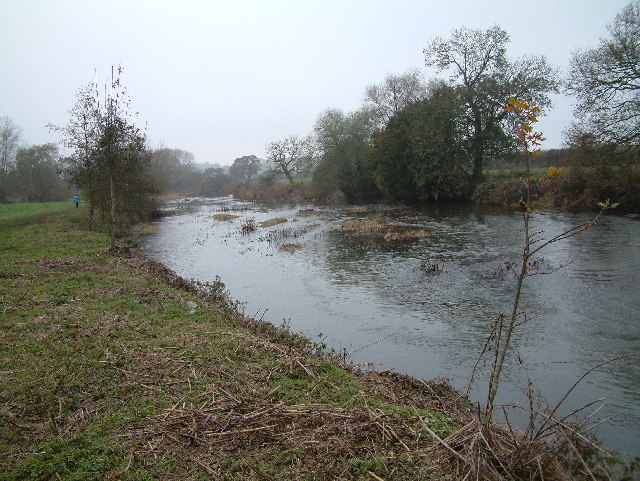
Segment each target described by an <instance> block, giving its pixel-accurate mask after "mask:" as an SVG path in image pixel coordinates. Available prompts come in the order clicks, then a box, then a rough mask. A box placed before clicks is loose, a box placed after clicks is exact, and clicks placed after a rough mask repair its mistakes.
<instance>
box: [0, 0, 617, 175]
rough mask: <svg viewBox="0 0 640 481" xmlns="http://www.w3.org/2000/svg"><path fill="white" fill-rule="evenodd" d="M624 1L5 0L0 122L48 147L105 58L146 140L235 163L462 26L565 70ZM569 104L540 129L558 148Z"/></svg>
mask: <svg viewBox="0 0 640 481" xmlns="http://www.w3.org/2000/svg"><path fill="white" fill-rule="evenodd" d="M627 3H628V1H627V0H538V1H536V2H514V1H513V0H505V1H503V0H477V1H472V0H433V1H432V0H422V1H419V0H297V1H294V0H261V1H258V0H253V1H250V0H229V1H215V0H211V1H204V0H202V1H196V0H180V1H178V0H171V1H165V0H148V1H142V0H123V1H119V0H118V1H115V0H114V1H111V0H75V1H71V0H0V116H8V117H9V118H11V119H12V120H13V122H14V123H15V124H17V125H18V126H20V127H21V128H22V129H23V133H22V137H23V142H24V143H25V144H28V145H30V144H41V143H45V142H57V141H58V140H59V139H58V138H57V137H56V135H55V134H52V133H50V132H49V131H48V129H47V128H46V124H48V123H53V124H56V125H65V124H66V123H67V121H68V118H69V117H68V110H69V109H70V108H71V107H72V105H73V103H74V96H75V92H76V91H77V90H78V89H79V88H80V87H82V86H84V85H86V84H87V83H89V82H90V81H91V80H92V79H93V78H94V71H96V70H97V72H98V81H99V83H100V84H104V81H105V79H106V78H107V76H108V74H109V73H110V69H111V66H112V65H115V66H118V65H121V66H122V67H124V74H123V82H124V84H125V86H126V87H127V90H128V93H129V95H130V97H131V98H132V103H133V108H134V109H135V110H136V111H139V112H140V117H139V118H140V120H141V121H143V122H147V125H148V127H147V135H148V139H149V142H150V145H151V146H153V147H157V146H161V145H163V146H166V147H173V148H180V149H183V150H187V151H189V152H192V153H193V154H194V155H195V156H196V161H197V162H211V163H214V162H218V163H221V164H230V163H232V162H233V160H234V159H235V158H237V157H241V156H243V155H251V154H254V155H257V156H259V157H263V156H264V147H265V144H267V143H268V142H271V141H274V140H278V139H281V138H284V137H286V136H288V135H291V134H295V135H306V134H308V133H310V132H311V131H312V129H313V125H314V123H315V120H316V117H317V116H318V114H319V113H320V112H322V111H323V110H325V109H327V108H339V109H342V110H344V111H345V112H349V111H353V110H356V109H358V108H359V107H360V106H361V105H362V102H363V96H364V90H365V88H366V86H367V85H370V84H374V83H379V82H381V81H382V80H383V79H384V77H385V75H386V74H387V73H395V74H400V73H404V72H406V71H407V70H409V69H413V68H417V69H419V70H420V71H421V72H423V73H424V75H425V77H426V78H431V77H434V76H435V72H434V71H432V70H429V69H427V68H426V67H424V56H423V53H422V49H423V48H424V47H425V46H426V45H427V44H428V42H429V40H430V39H431V38H432V37H433V36H436V35H439V36H445V37H446V36H448V35H449V34H450V32H451V31H452V30H453V29H455V28H459V27H463V26H465V27H469V28H480V29H486V28H488V27H490V26H492V25H496V24H497V25H499V26H501V27H502V28H503V29H505V30H506V31H507V32H508V33H509V35H510V36H511V43H510V44H509V46H508V50H507V54H508V55H509V57H512V58H516V57H519V56H521V55H524V54H536V55H545V56H546V57H547V59H548V60H549V61H550V63H551V64H553V65H555V66H557V67H558V68H560V70H561V72H563V73H564V72H566V71H567V68H568V65H569V61H570V58H571V52H572V51H575V50H577V49H584V48H590V47H594V46H597V44H598V40H599V39H600V38H602V37H604V36H606V35H607V32H606V26H607V24H610V23H611V22H612V21H613V19H614V17H615V15H616V14H617V13H619V12H620V11H621V10H622V8H623V7H624V6H625V5H626V4H627ZM571 120H572V103H571V99H568V98H565V97H560V96H558V97H555V108H554V109H553V110H550V111H549V112H548V115H547V118H545V119H544V120H543V121H542V122H540V123H539V124H538V127H539V128H538V130H541V131H543V133H544V134H545V136H546V138H547V142H545V145H544V146H543V147H545V148H554V147H559V146H561V144H562V131H563V130H564V129H565V128H566V127H567V126H568V125H569V123H570V122H571Z"/></svg>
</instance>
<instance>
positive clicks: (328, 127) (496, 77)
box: [0, 0, 640, 230]
mask: <svg viewBox="0 0 640 481" xmlns="http://www.w3.org/2000/svg"><path fill="white" fill-rule="evenodd" d="M608 32H609V34H608V37H607V38H604V39H602V40H601V41H600V44H599V45H598V46H596V47H593V48H591V49H587V50H583V51H577V52H574V53H573V58H572V63H571V69H570V71H569V74H568V76H567V77H566V78H564V79H562V78H560V75H559V73H558V70H557V69H556V68H554V67H553V66H551V65H550V64H549V63H548V62H547V60H546V59H545V58H544V57H543V56H536V55H527V56H523V57H521V58H517V59H512V58H510V57H508V55H507V45H508V43H509V35H508V34H507V32H505V31H504V30H503V29H501V28H500V27H498V26H494V27H491V28H489V29H487V30H477V29H469V28H460V29H456V30H453V31H452V32H451V34H450V36H449V37H447V38H444V37H436V38H433V39H432V40H431V41H430V42H429V43H428V45H427V46H426V47H425V48H424V49H423V54H424V63H425V66H426V67H432V68H435V70H436V71H437V74H438V75H439V76H444V78H434V79H429V80H425V79H424V77H423V75H422V74H421V73H420V72H419V71H417V70H411V71H409V72H406V73H403V74H400V75H396V74H389V75H387V76H386V77H385V78H384V79H383V81H382V82H380V83H379V84H374V85H370V86H368V87H367V88H366V90H365V93H364V102H363V105H362V106H361V107H360V108H359V109H357V110H356V111H353V112H344V111H342V110H339V109H327V110H325V111H323V112H321V113H320V114H319V115H318V117H317V119H316V122H315V124H314V126H313V130H312V132H311V133H309V134H308V135H307V136H297V135H290V136H288V137H285V138H283V139H279V140H275V141H272V142H269V143H268V144H267V145H266V147H265V152H266V158H265V159H259V158H258V157H256V156H255V155H246V156H243V157H240V158H238V159H235V160H234V162H233V165H231V166H230V167H229V168H223V167H211V168H209V169H206V170H205V171H204V172H202V171H201V170H199V169H198V168H197V165H196V164H195V162H194V160H195V159H194V156H193V155H192V154H191V153H189V152H187V151H184V150H181V149H175V148H165V147H160V148H156V149H150V148H149V146H148V144H147V138H146V133H145V131H144V129H143V128H141V127H140V126H139V125H138V124H137V123H136V122H137V118H136V114H134V113H133V112H132V110H131V99H130V98H129V96H128V94H127V92H126V88H125V87H124V85H123V84H122V82H121V76H122V70H121V69H115V70H113V71H112V76H111V80H110V81H109V82H107V84H105V85H104V86H98V85H97V84H95V83H90V84H89V85H87V86H85V87H83V88H81V89H80V90H79V91H78V92H77V95H76V101H75V104H74V105H73V107H72V109H71V110H70V118H69V122H68V124H67V125H64V126H50V127H51V129H52V130H53V131H55V132H57V133H59V134H60V135H61V137H62V143H63V145H64V147H65V149H66V150H65V155H64V156H61V155H60V151H59V148H58V147H57V146H56V145H54V144H44V145H33V146H28V147H27V146H22V145H21V144H20V135H21V130H20V128H19V127H18V126H16V125H15V124H14V123H13V122H12V121H11V120H10V119H8V118H6V117H2V118H0V201H6V200H8V199H13V200H20V201H46V200H61V199H64V198H70V197H71V196H72V195H73V192H72V191H71V189H73V190H76V189H77V190H79V191H81V193H82V198H83V199H84V200H85V201H86V202H87V203H88V205H89V212H90V215H91V216H92V217H93V215H94V214H95V213H96V212H97V213H99V214H100V215H101V216H102V217H103V218H107V219H110V222H111V224H112V226H114V230H115V228H116V226H117V225H118V224H119V223H120V224H122V223H126V222H129V221H131V220H135V219H136V218H139V217H141V216H144V215H148V213H149V212H151V211H152V210H153V208H154V205H153V202H152V199H153V196H154V195H157V194H159V193H162V192H169V191H178V192H183V193H190V194H192V195H225V194H229V193H232V192H233V189H234V185H238V184H247V183H251V182H254V181H256V180H258V181H259V182H258V185H262V186H268V185H271V184H273V183H274V182H276V181H277V179H278V178H281V179H282V181H283V182H284V183H285V184H290V185H293V184H294V183H298V184H299V182H298V179H301V178H307V179H311V180H310V181H308V182H307V184H308V185H309V186H310V188H311V190H312V193H313V197H314V198H316V199H321V200H346V201H357V200H364V199H373V198H380V197H383V196H384V197H387V198H391V199H397V200H404V201H418V202H424V201H440V200H456V199H465V198H468V197H469V196H470V194H471V192H472V191H473V189H474V186H475V185H476V184H477V183H478V182H479V181H480V180H481V179H482V176H483V171H484V169H486V167H487V165H505V164H508V163H509V162H517V161H523V160H525V159H523V158H522V155H521V153H519V150H518V143H517V139H516V138H514V135H513V132H514V131H515V130H516V129H517V123H518V119H517V118H516V117H515V116H513V115H511V114H510V112H509V111H508V109H505V106H506V105H507V102H508V99H509V98H515V99H521V100H523V101H525V102H529V103H531V102H534V103H535V104H536V105H537V106H538V107H539V109H540V113H539V114H538V115H541V114H542V113H543V112H544V111H546V110H548V109H549V108H550V107H551V100H550V95H551V94H552V93H558V92H565V93H569V94H572V95H574V96H575V97H576V98H577V100H578V104H577V107H576V118H577V119H579V120H577V121H576V122H574V123H573V124H572V125H571V126H569V127H568V129H567V131H566V132H565V140H566V142H567V146H568V148H569V149H568V150H566V149H562V150H555V151H548V152H544V153H543V155H542V156H541V157H540V158H539V159H538V160H537V162H540V163H541V164H542V165H546V164H549V163H550V162H552V161H555V160H561V158H562V157H563V156H567V155H568V156H570V157H573V158H574V159H577V160H576V162H577V163H578V164H579V165H581V166H587V167H597V168H598V169H600V172H604V171H605V170H606V168H610V167H611V166H612V165H619V164H623V163H627V164H636V163H637V158H638V139H639V138H640V133H639V132H640V125H639V121H640V99H639V98H638V88H640V80H639V75H638V69H637V65H638V63H639V62H638V60H639V57H640V45H639V44H640V41H639V40H638V39H639V38H640V1H638V0H634V1H633V2H632V3H630V4H629V5H627V6H626V7H625V8H624V9H623V10H622V11H621V12H620V13H619V14H618V15H617V16H616V18H615V19H614V21H613V23H612V24H611V25H610V26H609V27H608ZM528 167H529V166H528V164H527V168H528Z"/></svg>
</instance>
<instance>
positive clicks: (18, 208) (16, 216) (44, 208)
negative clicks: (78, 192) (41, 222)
mask: <svg viewBox="0 0 640 481" xmlns="http://www.w3.org/2000/svg"><path fill="white" fill-rule="evenodd" d="M73 208H75V204H74V203H73V202H71V201H66V202H44V203H19V204H0V225H2V224H8V223H20V222H30V221H31V220H33V219H35V218H37V217H39V216H42V215H45V214H53V213H56V212H64V211H67V210H71V209H73Z"/></svg>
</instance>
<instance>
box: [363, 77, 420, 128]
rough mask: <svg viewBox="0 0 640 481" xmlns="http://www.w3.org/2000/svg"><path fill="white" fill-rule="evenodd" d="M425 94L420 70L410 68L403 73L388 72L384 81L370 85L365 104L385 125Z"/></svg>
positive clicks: (380, 122)
mask: <svg viewBox="0 0 640 481" xmlns="http://www.w3.org/2000/svg"><path fill="white" fill-rule="evenodd" d="M425 95H426V85H425V83H424V80H423V79H422V76H421V74H420V72H418V70H410V71H408V72H405V73H403V74H401V75H394V74H388V75H387V76H386V77H385V78H384V80H383V81H382V83H380V84H374V85H369V86H368V87H367V89H366V91H365V104H366V105H367V106H368V107H370V108H371V109H373V111H374V112H375V114H376V117H377V120H378V122H379V125H384V124H386V123H387V122H388V121H389V119H390V118H391V117H393V116H394V115H396V114H398V113H400V111H401V110H402V109H404V108H405V107H407V106H408V105H409V104H410V103H412V102H416V101H418V100H420V99H422V98H424V96H425Z"/></svg>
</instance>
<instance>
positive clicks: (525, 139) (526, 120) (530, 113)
mask: <svg viewBox="0 0 640 481" xmlns="http://www.w3.org/2000/svg"><path fill="white" fill-rule="evenodd" d="M503 110H504V111H505V112H514V114H515V115H516V116H517V117H518V120H519V121H520V124H519V125H518V127H517V128H516V132H515V136H516V138H517V139H518V141H520V143H521V144H522V146H523V150H524V153H525V154H527V155H528V156H530V157H535V156H537V155H540V149H538V148H537V146H539V145H540V144H541V143H542V142H543V141H544V140H545V139H544V137H542V133H541V132H534V131H533V126H532V124H534V123H535V122H537V121H538V114H539V113H540V112H542V111H541V110H540V107H538V106H537V105H536V102H535V100H532V101H531V102H527V101H526V100H522V99H516V98H514V97H509V100H508V102H507V105H505V106H504V107H503Z"/></svg>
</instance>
